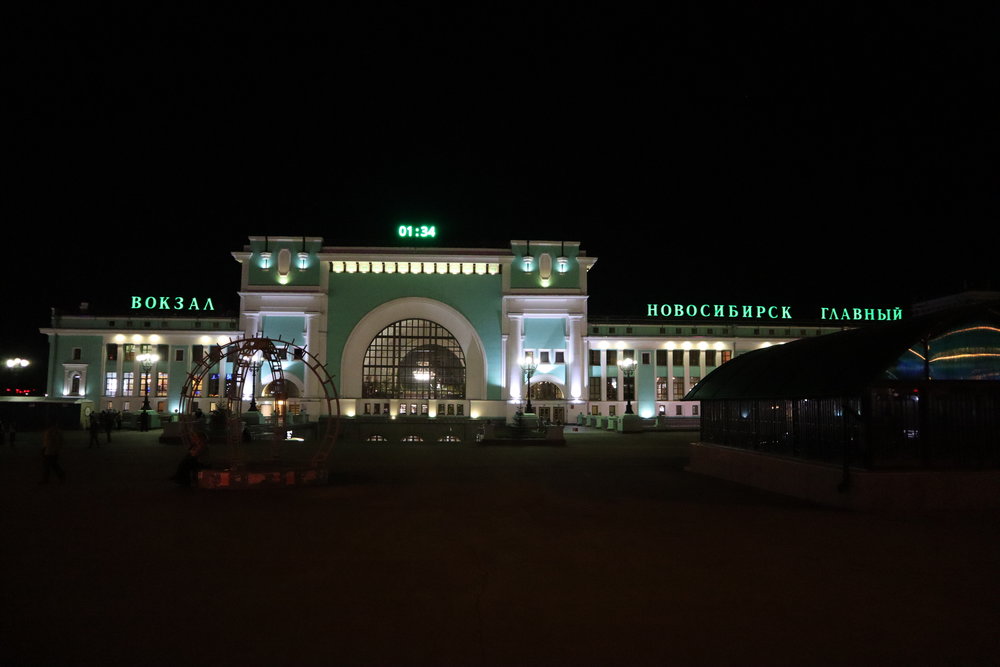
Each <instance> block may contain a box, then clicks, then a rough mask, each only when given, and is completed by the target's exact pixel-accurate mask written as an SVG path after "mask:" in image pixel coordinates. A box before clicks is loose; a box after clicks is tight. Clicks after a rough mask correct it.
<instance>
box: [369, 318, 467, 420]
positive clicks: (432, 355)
mask: <svg viewBox="0 0 1000 667" xmlns="http://www.w3.org/2000/svg"><path fill="white" fill-rule="evenodd" d="M362 373H363V385H362V398H410V399H412V398H424V399H435V398H446V399H447V398H453V399H462V398H465V354H464V352H463V351H462V346H461V345H459V343H458V341H457V340H455V337H454V336H452V335H451V332H449V331H448V330H447V329H445V328H444V327H442V326H441V325H439V324H437V323H436V322H431V321H430V320H418V319H407V320H400V321H398V322H394V323H393V324H390V325H389V326H387V327H386V328H385V329H383V330H382V331H380V332H379V333H378V335H376V336H375V338H374V339H373V340H372V342H371V344H370V345H369V346H368V350H367V351H366V352H365V358H364V365H363V369H362ZM411 412H414V413H415V412H416V404H414V408H413V410H411ZM400 414H404V413H400Z"/></svg>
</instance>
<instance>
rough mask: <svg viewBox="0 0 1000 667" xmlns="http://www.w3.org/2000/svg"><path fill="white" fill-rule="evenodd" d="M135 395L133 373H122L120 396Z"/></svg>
mask: <svg viewBox="0 0 1000 667" xmlns="http://www.w3.org/2000/svg"><path fill="white" fill-rule="evenodd" d="M133 395H135V373H132V372H131V371H129V372H126V373H122V396H133Z"/></svg>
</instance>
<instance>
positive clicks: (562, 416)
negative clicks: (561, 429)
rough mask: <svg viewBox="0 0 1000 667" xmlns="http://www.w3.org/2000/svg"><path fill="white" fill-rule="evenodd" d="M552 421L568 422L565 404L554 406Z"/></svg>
mask: <svg viewBox="0 0 1000 667" xmlns="http://www.w3.org/2000/svg"><path fill="white" fill-rule="evenodd" d="M552 421H554V422H555V423H556V424H565V423H566V408H565V407H564V406H559V407H555V408H552Z"/></svg>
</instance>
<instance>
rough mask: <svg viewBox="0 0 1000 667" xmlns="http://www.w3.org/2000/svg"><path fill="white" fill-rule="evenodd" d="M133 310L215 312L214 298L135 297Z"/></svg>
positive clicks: (133, 298)
mask: <svg viewBox="0 0 1000 667" xmlns="http://www.w3.org/2000/svg"><path fill="white" fill-rule="evenodd" d="M132 310H188V311H192V310H215V304H214V303H212V298H211V297H208V298H207V299H202V300H200V301H199V300H198V298H197V297H192V298H190V299H187V298H185V297H182V296H146V297H143V296H133V297H132Z"/></svg>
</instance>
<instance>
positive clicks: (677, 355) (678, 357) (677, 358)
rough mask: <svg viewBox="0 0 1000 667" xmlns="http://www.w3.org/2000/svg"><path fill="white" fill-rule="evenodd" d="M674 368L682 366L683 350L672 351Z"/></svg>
mask: <svg viewBox="0 0 1000 667" xmlns="http://www.w3.org/2000/svg"><path fill="white" fill-rule="evenodd" d="M673 357H674V366H683V365H684V350H674V354H673Z"/></svg>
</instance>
